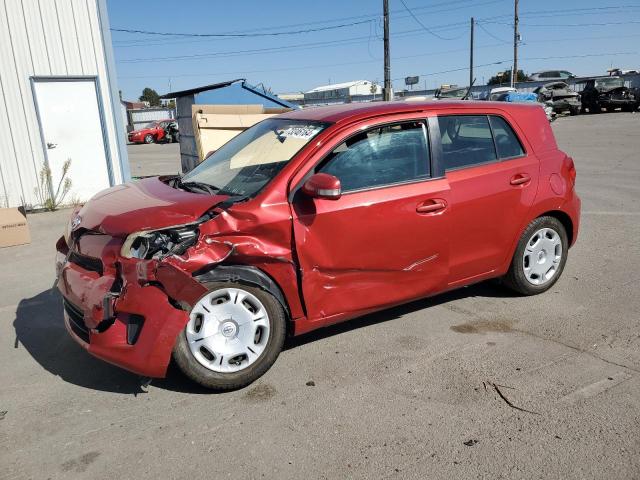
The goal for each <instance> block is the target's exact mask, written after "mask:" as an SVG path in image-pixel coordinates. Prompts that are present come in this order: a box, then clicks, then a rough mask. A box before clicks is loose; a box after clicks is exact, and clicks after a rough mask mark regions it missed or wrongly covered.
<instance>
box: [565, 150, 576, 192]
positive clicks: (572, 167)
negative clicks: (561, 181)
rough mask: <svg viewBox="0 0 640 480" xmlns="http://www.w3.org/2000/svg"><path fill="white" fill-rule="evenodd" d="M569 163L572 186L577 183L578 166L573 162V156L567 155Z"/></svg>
mask: <svg viewBox="0 0 640 480" xmlns="http://www.w3.org/2000/svg"><path fill="white" fill-rule="evenodd" d="M567 163H568V166H569V181H570V182H571V186H575V184H576V174H577V172H576V166H575V165H574V163H573V158H571V157H567Z"/></svg>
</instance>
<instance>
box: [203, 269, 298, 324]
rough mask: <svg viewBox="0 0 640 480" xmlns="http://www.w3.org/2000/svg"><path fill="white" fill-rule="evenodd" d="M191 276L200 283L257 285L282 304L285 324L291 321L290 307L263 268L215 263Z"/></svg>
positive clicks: (278, 287)
mask: <svg viewBox="0 0 640 480" xmlns="http://www.w3.org/2000/svg"><path fill="white" fill-rule="evenodd" d="M193 278H194V279H195V280H197V281H198V282H200V283H208V282H236V283H240V284H242V285H247V286H250V287H258V288H261V289H262V290H264V291H266V292H268V293H270V294H271V295H273V296H274V297H275V298H276V300H278V303H280V305H282V308H283V309H284V312H285V315H286V317H287V324H289V323H290V322H291V321H292V318H291V309H290V308H289V304H288V303H287V299H286V297H285V295H284V293H283V292H282V289H281V288H280V286H279V285H278V283H277V282H276V281H275V280H274V279H273V278H271V277H270V276H269V275H268V274H267V273H265V272H264V271H263V270H261V269H259V268H257V267H253V266H250V265H215V266H213V268H211V269H207V270H205V271H202V272H201V273H199V272H196V274H194V275H193Z"/></svg>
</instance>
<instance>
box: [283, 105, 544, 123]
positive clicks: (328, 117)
mask: <svg viewBox="0 0 640 480" xmlns="http://www.w3.org/2000/svg"><path fill="white" fill-rule="evenodd" d="M530 108H539V107H538V105H537V104H535V103H504V102H483V101H480V102H477V101H471V100H469V101H460V100H458V101H453V102H447V101H438V102H436V101H420V102H368V103H345V104H340V105H330V106H326V107H309V108H304V109H301V110H293V111H291V112H287V113H284V114H281V115H279V117H280V118H290V119H293V120H312V121H318V122H329V123H339V122H352V121H357V120H362V119H366V118H370V117H379V116H384V115H393V114H398V113H412V112H416V113H417V112H425V113H427V112H434V111H436V112H437V111H440V110H443V111H444V110H447V111H448V110H458V111H461V112H464V111H465V110H476V111H477V110H479V109H480V110H483V109H499V110H505V111H517V110H521V109H530Z"/></svg>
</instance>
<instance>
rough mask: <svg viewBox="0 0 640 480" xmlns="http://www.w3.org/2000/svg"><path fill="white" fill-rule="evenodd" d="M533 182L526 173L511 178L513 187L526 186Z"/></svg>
mask: <svg viewBox="0 0 640 480" xmlns="http://www.w3.org/2000/svg"><path fill="white" fill-rule="evenodd" d="M530 181H531V177H530V176H529V175H527V174H526V173H519V174H517V175H514V176H513V177H511V182H509V183H511V185H524V184H526V183H529V182H530Z"/></svg>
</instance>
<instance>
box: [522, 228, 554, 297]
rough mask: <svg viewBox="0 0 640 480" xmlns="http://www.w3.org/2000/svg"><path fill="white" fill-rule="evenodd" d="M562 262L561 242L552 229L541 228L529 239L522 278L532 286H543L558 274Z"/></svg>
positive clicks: (524, 256) (524, 255) (525, 251)
mask: <svg viewBox="0 0 640 480" xmlns="http://www.w3.org/2000/svg"><path fill="white" fill-rule="evenodd" d="M561 260H562V240H561V239H560V235H558V232H556V231H555V230H553V229H552V228H541V229H540V230H538V231H537V232H535V233H534V234H533V235H531V238H529V241H528V242H527V246H526V247H525V250H524V254H523V255H522V268H523V269H524V276H525V277H526V279H527V280H528V281H529V283H531V284H533V285H543V284H545V283H547V282H548V281H549V280H551V279H552V278H553V277H554V276H555V274H556V273H557V272H558V268H559V267H560V262H561Z"/></svg>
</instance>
